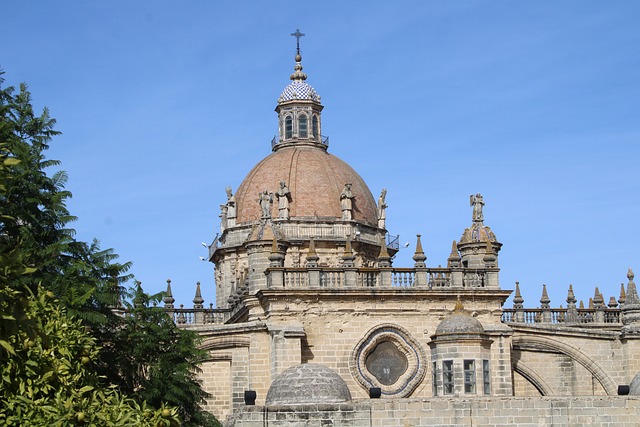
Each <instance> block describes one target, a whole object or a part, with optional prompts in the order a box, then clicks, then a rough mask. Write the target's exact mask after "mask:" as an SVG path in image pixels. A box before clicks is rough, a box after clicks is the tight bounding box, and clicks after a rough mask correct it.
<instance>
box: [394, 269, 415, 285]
mask: <svg viewBox="0 0 640 427" xmlns="http://www.w3.org/2000/svg"><path fill="white" fill-rule="evenodd" d="M391 278H392V280H391V283H392V286H395V287H400V288H408V287H411V286H413V285H414V284H415V279H416V271H415V269H413V268H396V269H394V270H393V272H392V276H391Z"/></svg>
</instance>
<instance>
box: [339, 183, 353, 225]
mask: <svg viewBox="0 0 640 427" xmlns="http://www.w3.org/2000/svg"><path fill="white" fill-rule="evenodd" d="M354 198H355V196H354V195H353V192H352V191H351V184H350V183H346V184H345V185H344V189H343V190H342V193H341V194H340V208H341V209H342V219H344V220H351V219H353V199H354Z"/></svg>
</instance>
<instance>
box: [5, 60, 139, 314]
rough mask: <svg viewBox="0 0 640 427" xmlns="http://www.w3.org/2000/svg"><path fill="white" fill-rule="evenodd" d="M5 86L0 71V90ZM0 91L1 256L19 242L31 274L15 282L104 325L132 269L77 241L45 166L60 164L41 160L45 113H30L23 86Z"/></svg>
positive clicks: (58, 184)
mask: <svg viewBox="0 0 640 427" xmlns="http://www.w3.org/2000/svg"><path fill="white" fill-rule="evenodd" d="M2 83H3V79H2V72H1V71H0V85H1V84H2ZM15 92H16V91H15V89H14V88H13V87H7V88H2V87H1V86H0V142H1V143H2V145H1V146H0V150H2V154H3V156H4V157H5V159H6V160H7V161H10V162H11V163H12V164H11V179H6V178H5V179H4V180H3V182H2V188H1V189H0V214H1V217H0V250H2V251H3V252H5V251H10V250H11V248H14V247H16V246H17V245H18V244H20V246H21V248H22V250H21V254H22V257H23V261H24V264H25V265H28V266H37V267H38V268H37V271H35V272H34V274H31V275H28V276H21V277H19V278H18V279H17V280H18V281H19V282H20V283H24V284H26V285H27V286H29V287H30V288H31V289H32V290H35V288H36V287H37V286H38V284H39V283H42V284H44V286H46V288H47V289H48V290H50V291H51V292H53V293H54V295H55V296H56V298H58V299H59V300H60V301H61V302H62V303H63V304H64V305H65V306H66V307H67V308H68V311H69V313H70V314H77V315H79V316H80V317H82V318H83V319H85V320H86V321H88V322H90V323H93V324H95V323H99V322H102V321H105V319H106V316H108V313H109V308H110V307H113V306H114V305H116V304H117V303H118V301H119V299H120V297H121V296H122V293H123V289H124V288H123V284H124V283H125V282H126V281H127V280H129V279H130V277H131V276H130V275H128V274H127V271H128V270H129V268H130V267H131V264H130V263H124V264H118V263H117V262H115V260H116V259H117V255H116V254H114V253H113V251H112V250H111V249H108V250H100V247H99V244H98V242H97V241H93V242H92V243H91V244H88V243H85V242H81V241H78V240H76V239H75V231H74V230H73V229H72V228H69V224H70V223H71V222H73V221H75V219H76V218H75V217H74V216H72V215H71V214H70V213H69V211H68V209H67V207H66V201H67V200H68V199H69V198H71V193H70V192H69V191H68V190H66V188H65V185H66V182H67V174H66V172H64V171H57V172H55V173H53V175H52V176H49V175H47V170H48V168H51V167H53V166H57V165H59V162H58V161H57V160H50V159H47V158H46V157H45V152H46V150H47V149H48V148H49V143H50V141H51V139H52V138H53V137H54V136H55V135H58V134H59V132H58V131H56V130H54V129H53V128H54V125H55V123H56V121H55V120H54V119H52V118H51V117H50V116H49V112H48V110H47V109H46V108H45V109H44V110H43V112H42V114H40V115H36V114H35V112H34V109H33V106H32V104H31V94H30V93H29V91H28V90H27V87H26V85H25V84H21V85H20V89H19V91H18V92H17V93H15Z"/></svg>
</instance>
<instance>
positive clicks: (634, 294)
mask: <svg viewBox="0 0 640 427" xmlns="http://www.w3.org/2000/svg"><path fill="white" fill-rule="evenodd" d="M634 277H635V276H634V275H633V270H631V269H629V271H628V272H627V279H629V283H628V284H627V301H626V303H627V304H639V303H640V298H638V291H637V290H636V284H635V282H634V281H633V278H634Z"/></svg>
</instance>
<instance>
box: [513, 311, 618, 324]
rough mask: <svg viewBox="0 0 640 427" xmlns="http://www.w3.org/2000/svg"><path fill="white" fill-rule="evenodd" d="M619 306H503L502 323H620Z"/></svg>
mask: <svg viewBox="0 0 640 427" xmlns="http://www.w3.org/2000/svg"><path fill="white" fill-rule="evenodd" d="M620 311H621V310H620V309H619V308H600V309H597V308H576V309H567V308H548V309H545V308H523V309H516V308H505V309H503V310H502V321H503V322H504V323H524V324H529V325H531V324H544V323H548V324H576V323H577V324H589V323H592V324H604V325H606V324H621V323H622V320H621V316H620Z"/></svg>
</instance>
